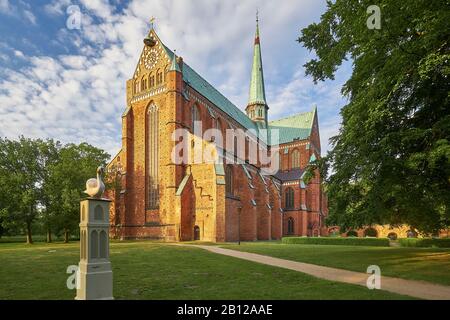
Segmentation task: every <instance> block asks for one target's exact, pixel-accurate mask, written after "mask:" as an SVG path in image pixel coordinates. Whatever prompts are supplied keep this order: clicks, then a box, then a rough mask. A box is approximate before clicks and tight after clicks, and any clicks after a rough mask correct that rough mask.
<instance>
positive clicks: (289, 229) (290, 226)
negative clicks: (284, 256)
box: [287, 217, 295, 234]
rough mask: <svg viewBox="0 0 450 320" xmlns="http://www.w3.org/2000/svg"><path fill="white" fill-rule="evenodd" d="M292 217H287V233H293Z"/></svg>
mask: <svg viewBox="0 0 450 320" xmlns="http://www.w3.org/2000/svg"><path fill="white" fill-rule="evenodd" d="M294 222H295V221H294V218H292V217H289V219H288V231H287V232H288V234H293V233H294Z"/></svg>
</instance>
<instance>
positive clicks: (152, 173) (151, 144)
mask: <svg viewBox="0 0 450 320" xmlns="http://www.w3.org/2000/svg"><path fill="white" fill-rule="evenodd" d="M158 140H159V114H158V107H157V106H156V105H154V104H153V103H152V104H151V105H150V106H149V107H148V109H147V143H146V146H147V148H146V155H147V161H146V162H147V164H146V167H147V174H146V180H147V183H146V184H147V192H146V194H147V208H148V209H158V208H159V184H158V165H159V159H158V157H159V154H158Z"/></svg>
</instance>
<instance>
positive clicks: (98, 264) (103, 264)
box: [75, 198, 114, 300]
mask: <svg viewBox="0 0 450 320" xmlns="http://www.w3.org/2000/svg"><path fill="white" fill-rule="evenodd" d="M110 202H111V201H110V200H106V199H97V198H87V199H84V200H82V201H81V202H80V209H81V210H80V211H81V212H80V215H81V217H80V218H81V222H80V263H79V268H78V272H79V277H78V279H77V280H78V281H79V283H77V296H76V297H75V299H76V300H111V299H114V298H113V274H112V270H111V262H110V261H109V204H110Z"/></svg>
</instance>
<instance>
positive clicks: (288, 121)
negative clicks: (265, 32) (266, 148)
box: [161, 29, 316, 145]
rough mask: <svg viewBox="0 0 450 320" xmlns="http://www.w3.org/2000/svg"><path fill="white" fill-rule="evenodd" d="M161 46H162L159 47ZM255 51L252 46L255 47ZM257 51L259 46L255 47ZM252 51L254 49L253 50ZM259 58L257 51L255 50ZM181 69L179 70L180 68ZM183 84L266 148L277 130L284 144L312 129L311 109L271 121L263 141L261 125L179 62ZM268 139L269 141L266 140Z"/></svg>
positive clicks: (166, 49) (263, 135) (170, 55)
mask: <svg viewBox="0 0 450 320" xmlns="http://www.w3.org/2000/svg"><path fill="white" fill-rule="evenodd" d="M256 34H257V36H259V31H258V29H257V33H256ZM161 44H162V43H161ZM162 45H163V48H164V49H165V51H166V53H167V55H168V56H169V59H170V60H171V61H172V65H173V61H174V56H175V54H174V52H172V51H171V50H170V49H169V48H167V47H166V46H165V45H164V44H162ZM255 47H256V46H255ZM258 47H259V45H258ZM255 51H256V49H255ZM258 52H259V54H258V55H259V57H261V55H260V50H259V49H258ZM259 64H260V65H261V60H260V59H259ZM176 67H178V68H180V67H179V65H178V63H176ZM180 69H181V68H180ZM182 73H183V80H184V81H185V82H186V83H187V85H189V86H190V87H191V88H193V89H194V90H195V91H197V92H198V93H200V94H201V95H203V96H204V97H205V98H207V99H208V100H209V101H210V102H211V103H213V104H214V105H216V106H217V107H218V108H220V109H221V110H222V111H223V112H225V113H226V114H227V115H228V116H230V117H231V118H232V119H234V120H235V121H237V122H238V123H239V124H240V125H242V126H243V127H244V128H246V129H252V130H254V131H255V133H256V134H257V135H258V136H259V138H260V139H261V141H263V142H264V143H267V144H269V145H274V144H275V143H276V142H277V141H276V139H274V138H275V134H274V132H273V131H272V130H273V129H278V134H279V142H278V143H280V144H282V143H287V142H292V141H293V140H294V139H299V140H302V139H306V138H308V137H309V135H310V134H311V129H312V125H313V120H314V115H315V112H316V109H314V110H313V111H311V112H305V113H300V114H296V115H293V116H290V117H287V118H283V119H280V120H275V121H271V122H269V132H270V135H269V137H267V136H266V135H265V134H263V133H262V132H261V131H260V130H261V129H266V128H265V127H264V125H263V124H261V123H257V122H256V123H255V122H253V121H252V120H251V119H250V118H249V117H248V116H247V115H246V114H245V113H244V112H243V111H242V110H241V109H239V108H238V107H236V106H235V105H234V104H233V103H232V102H231V101H230V100H228V99H227V98H226V97H225V96H224V95H222V94H221V93H220V92H219V91H218V90H217V89H216V88H214V87H213V86H212V85H211V84H210V83H208V81H206V80H205V79H203V78H202V77H201V76H200V75H199V74H198V73H197V72H195V71H194V70H193V69H192V68H191V67H190V66H189V65H188V64H186V63H185V62H183V68H182ZM260 76H261V78H260V79H261V83H262V84H263V83H264V80H263V75H262V68H261V73H260ZM252 83H253V76H252ZM261 88H262V89H261V90H262V91H260V92H262V94H263V95H262V96H263V97H264V101H263V103H264V104H265V93H264V85H262V87H261ZM269 139H270V140H269Z"/></svg>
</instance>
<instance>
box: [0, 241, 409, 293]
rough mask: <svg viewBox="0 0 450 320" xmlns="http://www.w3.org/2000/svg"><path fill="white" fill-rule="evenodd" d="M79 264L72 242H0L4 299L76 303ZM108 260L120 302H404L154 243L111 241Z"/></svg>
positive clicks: (289, 273) (265, 267) (244, 262)
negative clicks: (71, 276)
mask: <svg viewBox="0 0 450 320" xmlns="http://www.w3.org/2000/svg"><path fill="white" fill-rule="evenodd" d="M246 247H250V246H246ZM255 248H257V247H256V246H255ZM78 259H79V250H78V243H75V242H74V243H70V244H62V243H58V244H45V243H39V244H34V245H25V244H18V243H13V244H0V284H1V285H0V299H73V297H74V296H75V292H74V291H73V290H68V289H67V288H66V279H67V277H68V274H66V268H67V266H69V265H73V264H77V263H78ZM111 261H112V267H113V272H114V296H115V298H116V299H403V298H407V297H402V296H400V295H396V294H392V293H388V292H385V291H378V290H368V289H366V288H364V287H361V286H356V285H348V284H341V283H335V282H330V281H326V280H321V279H317V278H314V277H311V276H308V275H306V274H302V273H299V272H295V271H290V270H285V269H281V268H276V267H271V266H265V265H261V264H257V263H253V262H250V261H245V260H240V259H235V258H232V257H226V256H222V255H217V254H214V253H210V252H207V251H205V250H202V249H198V248H187V247H179V246H171V245H167V244H162V243H157V242H147V241H146V242H113V243H112V244H111Z"/></svg>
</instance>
